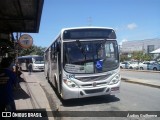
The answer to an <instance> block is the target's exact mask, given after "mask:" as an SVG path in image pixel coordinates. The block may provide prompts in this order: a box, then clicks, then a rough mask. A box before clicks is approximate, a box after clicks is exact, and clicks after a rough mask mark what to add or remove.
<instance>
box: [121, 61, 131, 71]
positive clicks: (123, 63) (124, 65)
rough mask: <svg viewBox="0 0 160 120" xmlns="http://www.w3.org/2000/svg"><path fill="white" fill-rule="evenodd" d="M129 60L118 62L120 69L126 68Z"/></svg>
mask: <svg viewBox="0 0 160 120" xmlns="http://www.w3.org/2000/svg"><path fill="white" fill-rule="evenodd" d="M129 64H130V63H129V62H120V68H121V69H128V68H129Z"/></svg>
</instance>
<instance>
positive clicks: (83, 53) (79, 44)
mask: <svg viewBox="0 0 160 120" xmlns="http://www.w3.org/2000/svg"><path fill="white" fill-rule="evenodd" d="M76 43H77V46H78V48H79V50H80V51H81V53H82V55H83V56H84V58H85V61H84V62H86V54H85V50H84V49H83V47H82V44H81V42H80V41H79V40H76Z"/></svg>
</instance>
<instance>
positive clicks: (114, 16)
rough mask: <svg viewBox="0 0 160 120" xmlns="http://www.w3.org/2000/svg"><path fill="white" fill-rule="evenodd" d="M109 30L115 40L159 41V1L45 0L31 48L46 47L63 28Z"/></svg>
mask: <svg viewBox="0 0 160 120" xmlns="http://www.w3.org/2000/svg"><path fill="white" fill-rule="evenodd" d="M82 26H100V27H112V28H113V29H115V31H116V34H117V41H118V43H119V44H122V42H124V41H130V40H144V39H152V38H160V0H44V5H43V11H42V16H41V22H40V28H39V33H32V34H31V33H29V34H30V35H31V36H32V37H33V40H34V45H36V46H41V47H48V46H49V45H50V44H51V43H52V42H53V40H54V39H55V38H56V36H57V35H58V34H59V32H60V30H61V29H62V28H66V27H67V28H68V27H82Z"/></svg>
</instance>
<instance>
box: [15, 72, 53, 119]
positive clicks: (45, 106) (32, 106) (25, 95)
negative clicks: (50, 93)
mask: <svg viewBox="0 0 160 120" xmlns="http://www.w3.org/2000/svg"><path fill="white" fill-rule="evenodd" d="M21 77H22V79H21V81H20V87H21V89H17V90H15V91H14V97H15V104H16V109H17V110H37V111H40V110H43V111H44V110H45V111H46V113H47V111H52V110H51V108H50V106H49V102H48V100H47V97H46V94H45V92H44V91H43V89H42V88H41V86H40V83H39V82H38V80H37V78H36V77H34V76H32V75H28V72H23V74H22V75H21ZM48 119H49V120H54V117H48Z"/></svg>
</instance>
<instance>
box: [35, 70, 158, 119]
mask: <svg viewBox="0 0 160 120" xmlns="http://www.w3.org/2000/svg"><path fill="white" fill-rule="evenodd" d="M34 75H35V76H37V78H38V80H39V82H41V81H46V79H45V77H44V74H43V72H36V73H34ZM42 87H43V89H44V90H45V92H46V95H47V97H48V100H49V101H50V105H51V108H52V110H59V111H160V107H159V105H160V89H158V88H152V87H148V86H142V85H137V84H131V83H125V82H122V84H121V92H120V93H119V94H117V95H116V96H100V97H91V98H84V99H76V100H69V101H67V102H62V101H61V100H60V99H59V98H58V97H57V95H56V94H55V92H54V91H53V89H52V88H51V87H50V85H49V84H48V83H47V81H46V83H45V84H44V82H43V85H42ZM79 114H81V112H80V113H79ZM63 119H65V120H66V119H67V120H69V119H74V118H72V117H71V118H70V117H68V118H63ZM78 119H86V118H78ZM92 119H96V118H92ZM98 119H99V118H98ZM101 119H106V118H102V117H101ZM111 119H113V118H111ZM114 119H116V120H119V119H120V118H114Z"/></svg>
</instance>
